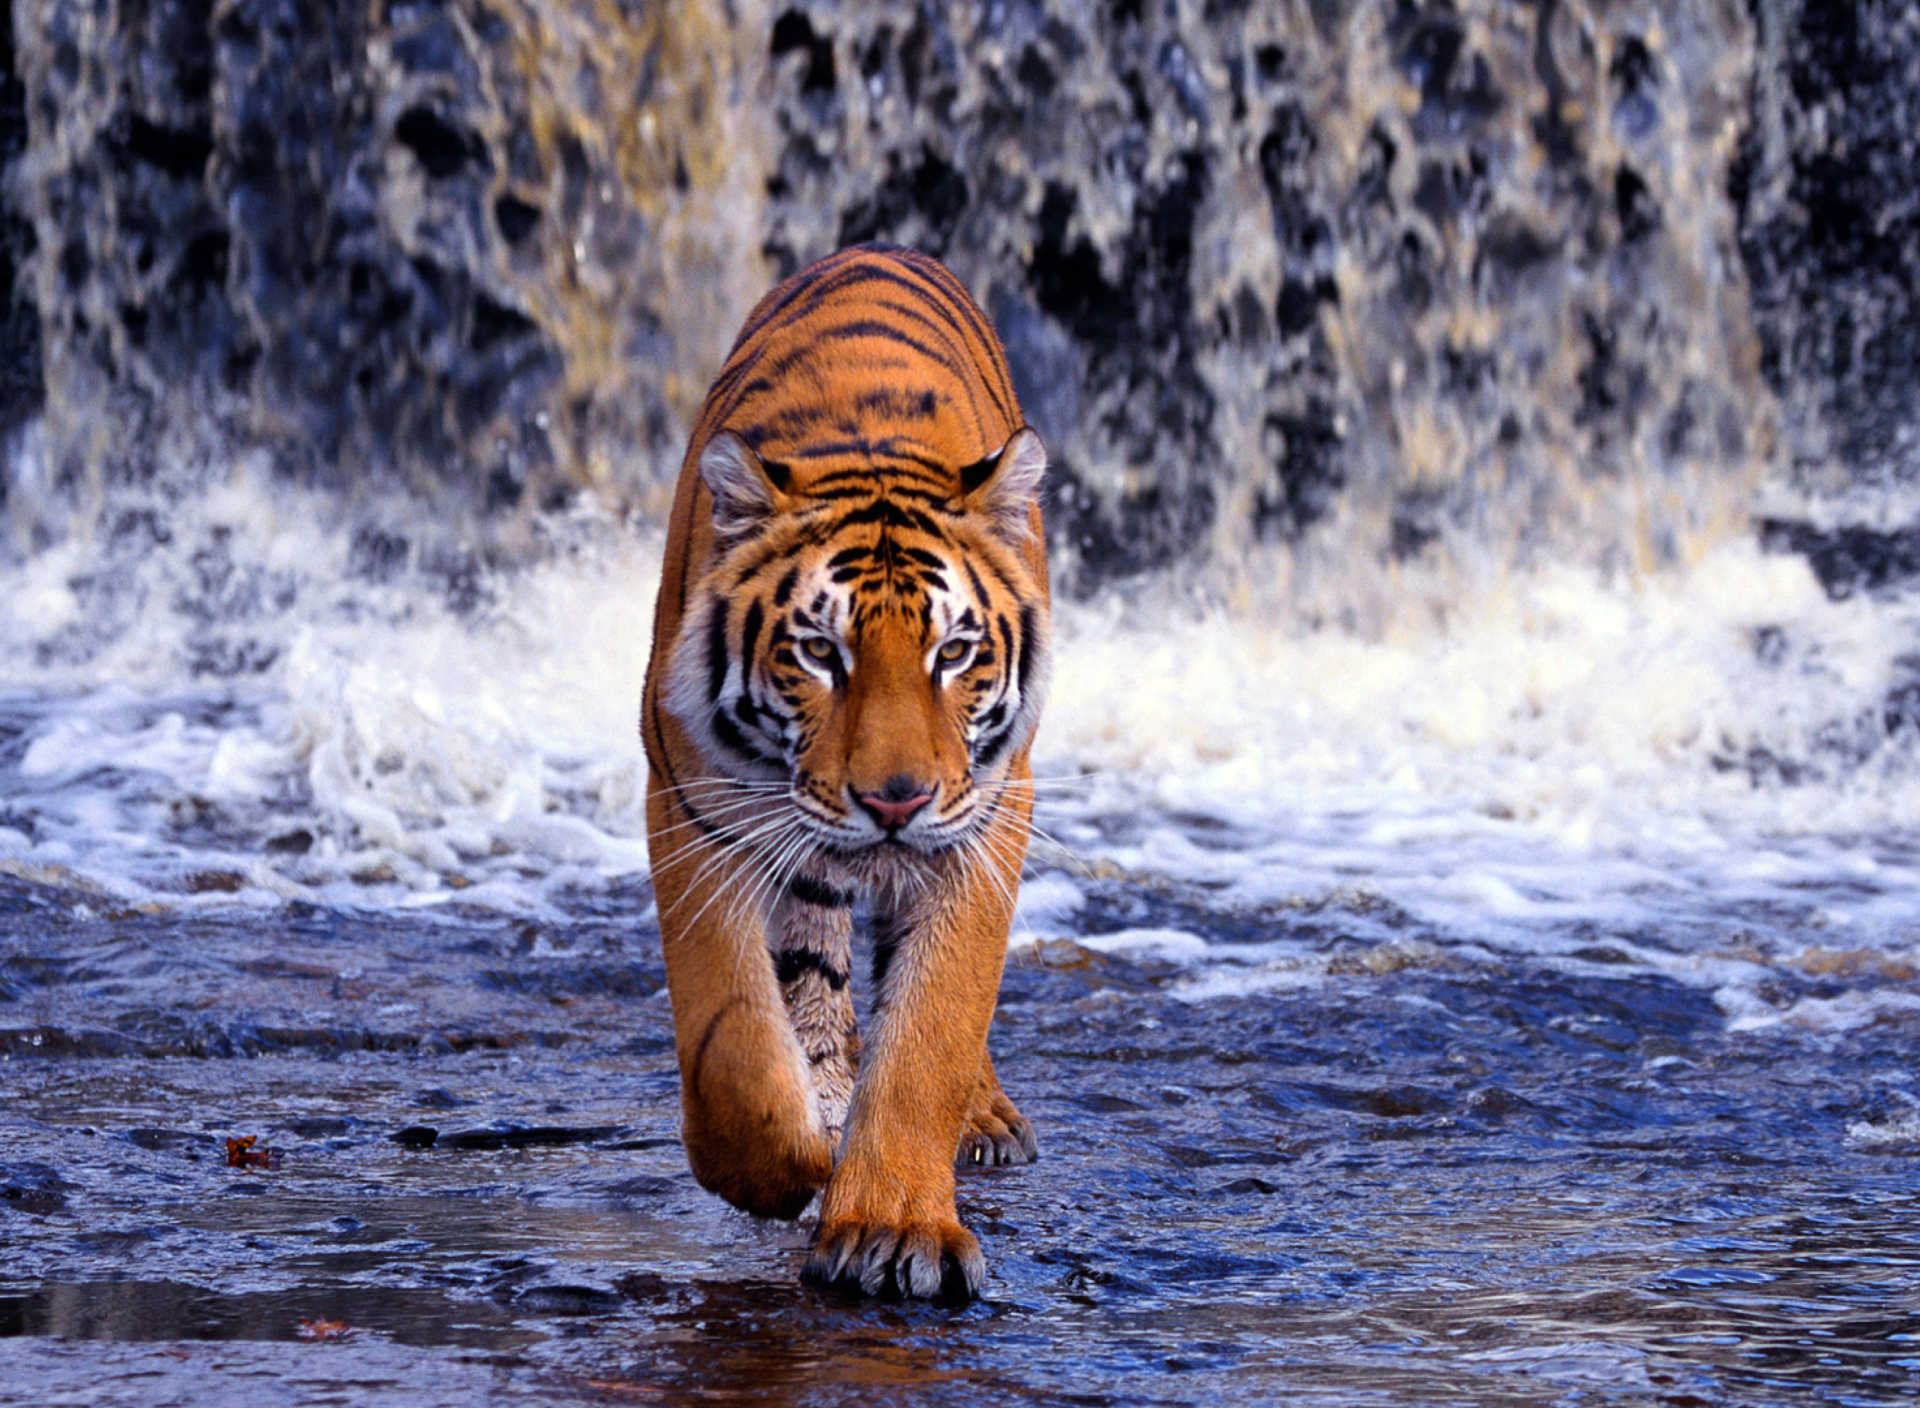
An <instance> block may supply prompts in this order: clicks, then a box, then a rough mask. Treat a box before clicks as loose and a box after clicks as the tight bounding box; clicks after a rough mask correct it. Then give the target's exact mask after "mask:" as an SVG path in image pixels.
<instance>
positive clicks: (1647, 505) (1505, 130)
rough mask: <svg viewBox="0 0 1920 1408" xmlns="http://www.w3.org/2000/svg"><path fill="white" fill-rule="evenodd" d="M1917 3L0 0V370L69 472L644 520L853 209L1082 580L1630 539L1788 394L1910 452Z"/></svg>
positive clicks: (1874, 455) (1744, 448)
mask: <svg viewBox="0 0 1920 1408" xmlns="http://www.w3.org/2000/svg"><path fill="white" fill-rule="evenodd" d="M1911 8H1912V7H1911V6H1906V5H1901V4H1898V3H1894V0H1884V3H1875V4H1870V5H1865V6H1855V7H1845V6H1841V7H1834V6H1825V5H1815V4H1813V3H1812V0H1806V3H1802V4H1799V5H1794V4H1790V3H1786V0H1782V3H1781V4H1779V5H1771V4H1770V5H1763V6H1762V7H1761V11H1762V13H1761V15H1760V18H1759V20H1758V22H1757V25H1756V21H1755V19H1754V18H1753V17H1752V16H1750V15H1749V13H1748V11H1747V10H1746V9H1745V8H1744V7H1742V6H1740V5H1738V4H1736V3H1732V0H1690V3H1687V4H1684V5H1680V6H1677V7H1676V6H1669V5H1654V4H1651V3H1644V4H1642V3H1601V0H1531V3H1524V4H1513V3H1494V0H1347V2H1346V3H1342V0H1314V2H1313V3H1310V4H1305V5H1299V6H1291V7H1280V6H1268V5H1253V4H1245V3H1233V0H1205V3H1202V0H1176V3H1173V4H1156V5H1144V4H1139V3H1136V2H1135V0H1112V2H1111V3H1096V0H1062V2H1061V3H1055V4H1044V5H1043V4H1040V3H1037V0H992V3H987V4H981V5H972V4H969V5H955V4H936V3H931V0H928V3H921V4H917V5H913V6H906V5H901V4H898V3H881V0H845V3H840V4H834V5H827V4H821V3H805V2H804V0H799V2H796V3H787V2H786V0H775V2H774V3H771V4H765V3H758V2H757V0H740V3H735V4H732V5H729V6H722V5H719V4H717V3H713V0H677V2H676V3H667V4H659V5H647V6H629V7H625V8H623V9H621V10H619V11H618V15H619V18H618V19H617V20H614V19H609V18H608V15H607V12H606V9H605V7H600V6H591V5H586V4H580V3H569V0H509V3H499V4H491V5H482V4H480V3H478V0H395V3H392V4H390V5H386V6H384V7H372V8H368V7H346V8H342V7H339V6H326V5H321V6H313V5H301V4H296V3H293V0H234V3H231V4H224V5H220V6H215V5H213V4H211V3H210V0H171V2H170V3H166V4H154V5H138V6H133V5H116V4H113V3H111V2H110V0H18V3H17V4H16V5H15V11H16V13H15V14H14V16H13V20H14V23H13V31H14V35H15V39H16V41H17V43H16V46H15V49H14V51H12V52H11V54H10V56H9V58H10V64H11V72H12V73H14V74H16V75H17V77H18V80H19V82H18V83H17V84H0V156H3V157H5V158H8V159H10V160H11V164H12V173H11V178H10V182H9V184H8V186H7V194H6V196H5V200H6V209H7V210H8V211H9V212H10V215H9V218H10V219H11V220H12V221H13V223H12V224H11V225H10V226H8V227H7V229H6V230H4V231H0V249H4V250H5V251H6V253H7V258H8V261H9V262H8V263H7V264H6V265H5V266H4V267H0V273H7V274H8V275H9V276H10V277H14V271H15V270H16V269H17V270H18V273H17V277H14V281H15V283H16V284H17V286H18V287H17V290H16V291H17V292H21V293H24V296H25V297H26V299H27V300H28V302H29V303H30V304H31V307H32V309H33V311H34V312H35V314H36V316H35V317H32V318H19V319H16V320H13V321H9V322H8V323H7V324H6V327H5V329H4V335H5V336H6V337H7V338H8V339H10V341H8V342H7V344H6V348H7V349H12V348H15V347H19V348H21V349H23V350H22V351H21V352H20V353H19V354H18V355H9V356H8V359H7V360H8V365H9V367H11V368H13V369H14V371H13V372H12V373H10V375H12V377H13V380H12V381H10V382H9V383H8V386H9V387H11V388H13V389H12V390H10V391H4V394H0V406H6V405H11V406H13V407H15V408H16V409H15V410H14V411H13V412H11V414H12V415H13V417H14V419H15V420H16V421H17V420H18V418H19V416H20V414H21V410H20V408H22V407H28V406H32V405H34V404H36V403H37V401H38V399H39V396H40V392H39V389H38V388H39V386H40V380H39V378H38V377H37V375H36V374H35V370H34V369H35V367H36V365H37V359H36V358H35V357H34V356H33V355H30V353H31V351H32V346H31V345H30V344H35V345H37V346H38V347H39V348H40V349H41V352H42V356H43V359H44V363H45V369H46V370H45V384H46V386H47V388H48V392H47V395H46V398H45V406H44V411H45V413H44V416H43V425H44V426H45V432H46V433H45V437H44V438H45V440H46V443H47V451H46V454H47V457H48V458H49V460H50V461H51V465H50V467H49V477H50V478H51V479H53V480H54V481H56V482H57V481H58V480H59V479H60V478H61V477H63V476H64V477H65V478H68V479H76V478H84V479H87V480H89V481H91V482H97V481H98V480H99V479H100V478H101V477H102V476H103V475H104V476H107V477H109V478H110V477H112V476H113V475H116V474H121V475H126V474H131V475H133V476H134V477H136V478H139V477H150V476H151V475H152V474H153V473H155V472H156V466H157V465H159V464H160V463H161V462H162V460H163V459H164V458H165V456H166V455H167V454H168V453H173V454H174V456H175V458H180V457H181V456H182V455H183V454H187V452H189V451H191V449H192V448H193V447H194V446H196V445H200V446H204V445H205V444H207V443H209V442H210V437H211V439H212V441H213V442H217V443H222V444H226V445H232V444H235V443H237V444H240V445H262V446H264V447H266V448H267V449H268V450H269V452H270V453H271V454H272V455H273V457H274V460H275V462H276V463H278V464H280V465H282V466H284V467H285V468H286V469H287V470H288V471H289V472H292V473H295V474H297V475H300V476H302V477H305V478H308V479H313V480H318V481H320V482H328V483H340V484H349V483H350V484H354V485H359V484H362V483H364V482H367V481H369V480H372V481H375V482H379V481H388V482H393V481H397V482H400V483H404V484H407V485H410V486H412V487H413V488H415V489H416V490H418V491H420V492H422V493H425V494H429V495H431V496H433V497H434V499H435V500H436V502H439V503H442V504H444V505H447V506H449V507H451V508H452V509H453V510H454V516H456V517H462V518H465V519H469V520H471V519H474V518H479V517H485V516H486V515H487V514H488V512H489V511H493V512H494V513H495V515H496V516H497V515H498V513H499V511H501V510H511V511H512V513H511V514H510V516H509V518H508V519H507V520H505V521H512V520H513V519H515V518H517V517H518V516H519V514H520V513H521V512H523V511H525V510H528V509H535V508H538V507H540V506H542V505H545V504H548V503H551V502H553V501H555V500H556V499H558V498H561V497H564V496H565V495H566V494H567V493H569V492H572V491H574V490H577V489H579V488H583V487H584V488H589V489H591V490H593V491H594V492H597V493H600V494H603V495H606V496H608V497H611V498H613V499H614V500H616V501H620V502H626V503H632V504H636V505H638V506H640V507H641V508H643V509H647V510H657V508H658V506H659V505H660V503H661V500H662V498H663V495H664V492H665V486H666V485H667V483H668V482H669V481H670V479H671V477H672V475H673V473H674V471H675V470H676V469H677V467H678V457H679V453H680V448H681V444H682V441H683V437H684V434H685V429H686V426H687V424H688V423H689V421H690V419H691V415H692V413H693V411H694V409H695V408H696V407H697V405H698V403H699V399H700V396H701V394H702V393H703V392H704V390H705V387H706V383H707V381H708V379H709V378H710V377H711V375H712V374H713V371H714V370H715V368H716V367H717V366H718V364H719V361H720V360H721V358H722V357H723V356H724V353H725V350H726V346H727V342H728V340H729V339H730V337H731V335H732V332H733V329H734V328H735V327H737V326H738V324H739V321H740V318H741V317H742V315H743V314H744V313H745V311H746V309H747V308H748V307H749V306H750V305H751V303H752V301H753V300H754V298H756V297H757V296H758V294H759V293H760V292H762V291H763V290H764V289H765V288H766V287H767V286H768V285H769V284H770V283H771V282H772V281H773V280H774V279H775V278H777V277H778V276H780V275H781V274H784V273H786V272H788V271H790V270H791V269H793V268H795V267H798V265H800V264H801V263H803V262H805V261H806V260H809V259H811V258H814V257H817V256H818V255H820V254H823V253H826V252H827V251H829V250H831V249H833V248H835V247H838V246H839V245H842V244H845V243H850V242H856V241H862V240H868V239H881V240H892V241H898V242H901V243H907V244H913V245H916V246H919V247H921V248H923V249H926V250H929V251H930V252H932V253H934V254H936V255H939V256H940V257H942V258H943V259H945V260H946V261H947V262H948V263H949V264H950V265H951V266H952V267H953V268H954V269H955V271H956V272H957V273H958V274H959V275H960V277H961V278H962V279H963V280H964V281H965V282H966V283H967V284H968V286H969V287H970V288H972V289H973V291H974V292H975V294H976V295H977V296H978V297H979V298H980V300H981V302H982V303H983V304H984V305H985V306H986V307H987V308H988V310H989V312H990V313H991V314H992V316H993V318H994V321H995V323H996V325H997V326H998V327H999V329H1000V331H1001V334H1002V337H1003V339H1004V340H1005V342H1006V344H1007V347H1008V351H1009V355H1010V358H1011V361H1012V364H1013V369H1014V375H1015V378H1016V382H1017V385H1018V388H1019V391H1020V393H1021V397H1022V401H1023V403H1024V404H1025V405H1026V407H1027V409H1028V413H1029V415H1030V417H1031V418H1032V420H1033V421H1034V422H1035V424H1036V425H1037V426H1038V428H1039V429H1040V430H1041V432H1042V434H1043V435H1044V436H1045V437H1046V439H1047V442H1048V444H1049V447H1050V449H1051V451H1052V453H1053V456H1054V460H1055V464H1056V473H1055V476H1054V501H1053V503H1052V506H1051V522H1052V524H1053V530H1054V533H1055V536H1056V539H1057V541H1058V546H1059V547H1060V548H1061V549H1062V553H1061V561H1062V566H1063V569H1064V575H1065V576H1066V578H1067V580H1068V581H1069V582H1073V583H1077V584H1079V585H1080V586H1081V587H1083V588H1084V587H1088V586H1091V585H1093V584H1096V583H1097V582H1099V581H1101V580H1103V579H1105V578H1108V577H1111V576H1117V575H1126V574H1130V573H1135V572H1139V571H1142V570H1146V569H1150V568H1155V567H1159V566H1163V565H1165V564H1168V563H1171V562H1175V561H1185V560H1192V559H1196V558H1198V559H1202V560H1204V559H1207V558H1212V559H1213V560H1214V561H1215V562H1216V563H1222V564H1227V565H1229V566H1231V564H1233V563H1234V562H1236V561H1238V560H1241V559H1242V558H1243V557H1244V554H1245V551H1246V549H1247V548H1248V546H1249V545H1250V544H1254V543H1258V542H1261V541H1273V542H1278V543H1281V544H1285V545H1288V548H1289V552H1288V554H1287V560H1288V561H1290V562H1291V563H1292V568H1291V569H1290V570H1292V571H1293V572H1294V574H1295V576H1296V578H1297V579H1298V585H1299V586H1300V589H1301V590H1302V591H1304V592H1305V593H1306V594H1307V596H1308V598H1309V599H1310V600H1311V598H1312V595H1313V591H1314V587H1313V582H1314V575H1315V571H1316V565H1317V564H1319V565H1330V566H1332V565H1339V564H1344V563H1348V562H1351V561H1353V560H1356V559H1359V560H1373V561H1378V562H1380V563H1383V564H1386V565H1387V567H1388V569H1389V573H1391V572H1392V571H1395V570H1397V568H1396V567H1395V564H1426V565H1428V566H1432V567H1436V568H1440V569H1444V567H1445V565H1446V564H1447V562H1448V561H1450V560H1453V559H1457V558H1460V557H1462V556H1465V557H1480V556H1483V555H1485V554H1487V553H1488V552H1492V553H1493V554H1495V555H1496V556H1500V557H1507V558H1512V557H1520V558H1525V557H1527V556H1529V555H1535V554H1540V553H1545V552H1552V553H1555V554H1565V553H1567V552H1569V551H1571V552H1572V553H1573V554H1574V555H1576V556H1584V557H1587V558H1589V559H1593V560H1599V561H1603V562H1622V563H1633V564H1636V565H1654V564H1657V563H1659V562H1660V561H1662V560H1664V559H1666V558H1667V557H1669V556H1671V555H1673V554H1675V553H1677V552H1679V551H1681V550H1682V549H1683V548H1684V546H1685V544H1686V543H1687V542H1688V540H1689V539H1690V538H1692V537H1694V536H1696V535H1698V534H1700V533H1703V532H1712V531H1716V530H1718V529H1720V528H1722V527H1724V526H1725V525H1727V524H1729V523H1734V522H1740V521H1744V516H1745V514H1746V512H1747V505H1748V502H1749V500H1750V496H1751V492H1752V489H1753V487H1754V484H1755V483H1756V482H1757V480H1758V479H1759V478H1760V477H1761V476H1762V475H1763V474H1765V473H1766V472H1767V471H1768V469H1769V468H1770V466H1771V464H1772V462H1773V460H1774V457H1775V442H1776V423H1775V411H1776V405H1777V404H1778V403H1777V400H1776V394H1775V393H1776V392H1777V393H1778V397H1779V399H1781V400H1784V402H1785V405H1786V408H1787V412H1788V415H1789V419H1790V422H1791V425H1790V437H1789V438H1790V441H1791V444H1792V446H1793V447H1794V449H1795V451H1796V453H1798V454H1799V455H1800V456H1801V457H1802V458H1809V457H1810V456H1812V455H1813V454H1814V452H1815V449H1816V448H1817V450H1818V452H1819V453H1820V454H1821V455H1825V456H1826V461H1825V462H1832V463H1835V464H1838V465H1840V466H1841V468H1840V469H1839V470H1838V471H1836V472H1838V473H1842V474H1845V473H1849V472H1851V468H1852V467H1853V466H1856V465H1867V464H1869V463H1871V464H1873V465H1877V466H1885V465H1891V464H1895V463H1900V462H1904V461H1902V455H1903V453H1904V451H1903V449H1902V447H1903V446H1905V445H1906V444H1907V441H1906V440H1905V439H1903V438H1902V437H1903V436H1905V435H1907V434H1909V433H1910V431H1909V429H1906V428H1903V427H1910V422H1911V419H1912V411H1911V407H1910V405H1909V404H1908V398H1904V397H1903V394H1902V393H1903V392H1904V389H1905V388H1906V386H1907V385H1908V384H1909V382H1910V381H1911V375H1910V372H1909V371H1908V370H1907V368H1909V367H1910V366H1911V364H1912V357H1911V355H1909V354H1910V353H1911V352H1912V351H1913V349H1914V344H1915V343H1916V341H1917V340H1920V338H1917V337H1916V333H1915V329H1916V327H1920V317H1917V316H1916V314H1915V312H1914V308H1915V306H1916V305H1915V302H1914V296H1913V294H1912V288H1913V286H1914V281H1913V273H1914V270H1913V269H1912V267H1911V265H1912V261H1913V258H1914V256H1913V253H1912V250H1913V248H1914V244H1915V242H1914V240H1913V237H1912V229H1913V221H1912V218H1911V212H1910V211H1908V208H1907V207H1908V205H1910V203H1911V202H1910V201H1907V197H1906V196H1905V194H1904V192H1905V191H1906V189H1907V188H1908V187H1909V186H1910V184H1911V183H1910V180H1908V179H1907V178H1906V177H1905V176H1903V175H1902V173H1903V172H1910V171H1911V170H1912V169H1914V168H1913V163H1912V161H1911V160H1910V157H1911V155H1912V152H1911V145H1912V140H1913V139H1912V136H1911V133H1912V131H1913V130H1914V127H1913V123H1912V122H1911V120H1910V119H1911V117H1912V116H1913V115H1914V114H1912V113H1911V111H1910V109H1911V107H1912V105H1913V104H1914V103H1915V102H1916V100H1915V99H1914V98H1913V97H1912V94H1913V93H1914V92H1915V91H1920V79H1917V78H1916V76H1915V75H1914V73H1913V72H1911V70H1912V69H1913V68H1914V65H1915V63H1916V59H1915V57H1914V56H1915V54H1916V53H1920V45H1917V44H1916V42H1915V40H1914V35H1913V30H1914V23H1913V20H1912V18H1911V15H1910V13H1909V11H1910V9H1911ZM1829 11H1832V12H1833V13H1832V14H1829ZM1841 11H1844V12H1845V14H1844V15H1842V14H1840V12H1841ZM1756 34H1758V35H1760V36H1761V39H1762V41H1763V42H1764V46H1765V47H1764V51H1762V50H1759V49H1756ZM22 118H24V124H25V125H24V142H23V140H22V135H21V134H22V127H21V119H22ZM1748 134H1751V135H1750V136H1749V135H1748ZM1743 138H1744V139H1745V140H1744V145H1743ZM1730 193H1731V195H1730ZM1903 201H1906V204H1902V202H1903ZM1903 212H1905V213H1904V214H1903ZM1739 219H1744V221H1745V224H1744V226H1742V225H1740V224H1739V223H1738V220H1739ZM1749 279H1751V281H1752V287H1753V289H1754V291H1755V292H1754V294H1753V295H1751V296H1750V293H1749ZM1836 289H1837V290H1839V291H1840V293H1841V295H1842V296H1840V297H1829V291H1831V290H1836ZM9 306H24V305H20V304H17V303H16V304H12V305H9ZM1756 309H1757V310H1758V317H1759V325H1760V326H1759V332H1758V333H1757V332H1756V329H1755V310H1756ZM36 339H37V344H36ZM1763 362H1764V368H1765V373H1766V375H1765V377H1764V378H1763V375H1762V368H1763ZM1769 382H1770V383H1771V384H1769ZM0 390H4V389H0ZM102 427H110V429H109V430H108V431H106V432H105V433H103V431H102ZM4 428H5V427H4V424H3V423H0V429H4ZM1823 437H1824V438H1823ZM1260 570H1268V569H1260Z"/></svg>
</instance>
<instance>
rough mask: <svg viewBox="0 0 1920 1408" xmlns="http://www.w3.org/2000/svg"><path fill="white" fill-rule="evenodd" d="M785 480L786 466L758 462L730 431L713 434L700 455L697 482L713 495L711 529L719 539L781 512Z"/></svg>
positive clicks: (756, 456) (741, 531) (753, 525)
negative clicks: (712, 528)
mask: <svg viewBox="0 0 1920 1408" xmlns="http://www.w3.org/2000/svg"><path fill="white" fill-rule="evenodd" d="M788 477H789V475H788V470H787V467H786V466H785V465H782V464H775V463H774V462H773V461H772V460H763V459H761V458H760V456H758V455H756V454H755V453H754V452H753V450H752V449H751V448H750V447H749V446H748V445H747V442H746V441H744V440H742V439H741V438H740V437H739V436H738V435H735V434H734V433H733V432H732V431H731V430H719V431H715V432H714V435H713V438H712V439H710V440H708V441H707V443H706V446H705V448H703V449H702V450H701V451H700V481H701V483H703V484H705V485H706V486H707V492H708V493H710V494H712V495H713V526H714V528H715V530H716V531H718V532H719V534H720V535H721V536H722V537H731V536H733V535H734V534H736V533H744V532H746V531H747V530H748V529H750V528H753V527H755V526H756V525H758V524H759V523H760V522H761V521H762V520H764V519H766V518H770V517H771V516H772V515H774V514H776V513H780V512H782V511H784V510H785V509H786V508H787V507H788V503H789V501H788V498H787V494H786V487H787V481H788Z"/></svg>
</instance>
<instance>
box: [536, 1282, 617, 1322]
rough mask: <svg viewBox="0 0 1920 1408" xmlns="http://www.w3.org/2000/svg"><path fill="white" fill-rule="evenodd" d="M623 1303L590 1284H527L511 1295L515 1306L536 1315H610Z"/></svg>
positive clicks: (610, 1293) (612, 1294) (611, 1294)
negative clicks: (521, 1289)
mask: <svg viewBox="0 0 1920 1408" xmlns="http://www.w3.org/2000/svg"><path fill="white" fill-rule="evenodd" d="M622 1303H623V1302H622V1299H621V1297H620V1296H617V1295H615V1294H614V1293H613V1292H612V1291H603V1290H599V1289H598V1288H596V1287H593V1286H529V1287H527V1288H526V1289H525V1290H523V1291H521V1292H519V1293H518V1294H517V1295H515V1296H514V1298H513V1304H514V1307H515V1308H516V1309H519V1310H525V1311H528V1312H531V1313H532V1314H535V1315H611V1314H612V1313H613V1312H615V1311H617V1310H619V1309H620V1308H621V1305H622Z"/></svg>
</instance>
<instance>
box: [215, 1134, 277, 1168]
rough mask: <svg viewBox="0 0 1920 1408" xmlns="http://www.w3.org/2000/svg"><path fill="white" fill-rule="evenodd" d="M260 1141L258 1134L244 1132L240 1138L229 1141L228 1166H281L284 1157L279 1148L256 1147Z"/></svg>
mask: <svg viewBox="0 0 1920 1408" xmlns="http://www.w3.org/2000/svg"><path fill="white" fill-rule="evenodd" d="M259 1142H260V1136H259V1135H257V1134H243V1135H241V1136H240V1137H239V1138H238V1139H229V1140H228V1141H227V1167H228V1168H279V1167H280V1160H281V1158H282V1157H284V1156H283V1155H282V1153H281V1151H280V1150H278V1149H256V1148H254V1147H253V1146H254V1145H255V1144H257V1143H259Z"/></svg>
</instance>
